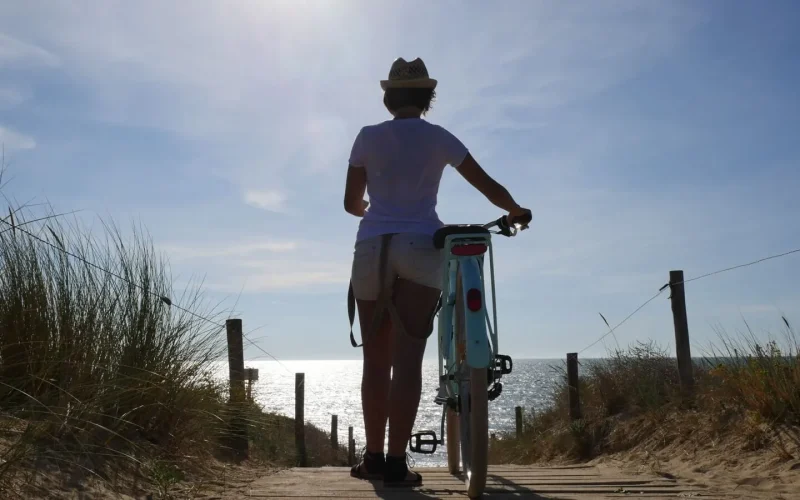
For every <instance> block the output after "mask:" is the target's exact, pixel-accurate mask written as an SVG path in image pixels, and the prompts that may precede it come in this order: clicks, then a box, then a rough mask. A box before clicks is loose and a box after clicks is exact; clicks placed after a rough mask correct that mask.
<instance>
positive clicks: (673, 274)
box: [669, 271, 694, 397]
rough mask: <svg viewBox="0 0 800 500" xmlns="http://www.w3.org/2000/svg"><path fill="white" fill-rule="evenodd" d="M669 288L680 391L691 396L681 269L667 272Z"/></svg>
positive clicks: (692, 383)
mask: <svg viewBox="0 0 800 500" xmlns="http://www.w3.org/2000/svg"><path fill="white" fill-rule="evenodd" d="M669 288H670V292H671V297H670V298H671V299H672V321H673V324H674V325H675V354H676V356H677V358H678V375H679V376H680V379H681V393H683V395H684V396H688V397H691V396H692V394H693V393H694V374H693V369H692V350H691V347H690V346H689V321H688V319H687V318H686V294H685V291H684V287H683V271H670V272H669Z"/></svg>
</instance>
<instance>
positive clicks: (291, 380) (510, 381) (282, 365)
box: [225, 359, 564, 466]
mask: <svg viewBox="0 0 800 500" xmlns="http://www.w3.org/2000/svg"><path fill="white" fill-rule="evenodd" d="M361 364H362V362H361V360H352V361H341V360H324V361H280V362H276V361H252V362H247V363H246V366H247V367H248V368H258V370H259V379H258V381H257V382H255V383H254V385H253V398H254V399H255V400H256V401H257V402H258V403H259V404H260V405H261V406H262V407H263V408H264V409H265V410H267V411H270V412H275V413H278V414H282V415H286V416H289V417H294V416H295V415H294V412H295V373H304V374H305V419H306V422H308V423H311V424H313V425H315V426H317V427H319V428H321V429H323V430H325V431H330V426H331V416H332V415H338V425H339V430H338V432H339V443H340V445H342V446H346V443H347V429H348V427H349V426H353V428H354V429H353V433H354V438H355V441H356V449H357V451H360V450H361V448H362V447H363V446H364V444H365V439H364V421H363V416H362V413H361V396H360V394H361V392H360V391H361V389H360V388H361ZM225 368H226V371H227V366H226V367H225ZM563 369H564V361H563V360H547V359H519V360H517V359H515V360H514V369H513V372H512V373H511V374H509V375H505V376H504V377H503V379H502V383H503V391H502V394H501V395H500V397H499V398H497V399H496V400H494V401H491V402H489V432H490V433H497V434H498V435H499V434H501V433H503V432H513V431H514V429H515V425H516V424H515V422H516V420H515V414H514V408H515V407H516V406H521V407H523V408H524V411H526V412H530V411H537V409H538V410H541V409H543V408H545V407H547V406H549V404H550V402H551V401H552V396H553V389H554V387H555V385H556V383H557V381H558V380H559V377H561V376H562V375H561V373H563ZM226 378H227V377H226ZM437 378H438V365H437V364H436V360H435V359H431V360H427V359H426V360H425V361H424V362H423V382H422V399H421V401H420V405H419V411H418V413H417V419H416V423H415V426H414V429H415V431H420V430H435V431H436V433H437V435H439V434H440V425H441V418H442V407H441V406H439V405H437V404H436V403H434V401H433V398H434V396H435V395H436V390H437V388H438V384H437ZM439 437H440V438H441V436H440V435H439ZM412 455H413V458H414V461H415V462H416V464H417V465H418V466H443V465H446V463H447V459H446V455H445V447H443V446H440V447H439V448H438V449H437V451H436V453H435V454H433V455H424V454H412Z"/></svg>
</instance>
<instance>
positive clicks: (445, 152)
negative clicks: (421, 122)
mask: <svg viewBox="0 0 800 500" xmlns="http://www.w3.org/2000/svg"><path fill="white" fill-rule="evenodd" d="M439 130H440V132H441V133H440V134H439V135H440V141H439V147H440V150H441V154H442V158H443V159H444V162H445V163H446V164H448V165H450V166H452V167H458V166H459V165H461V163H462V162H463V161H464V158H466V157H467V153H469V150H468V149H467V147H466V146H465V145H464V143H463V142H461V141H460V140H459V139H458V137H456V136H455V135H453V134H451V133H450V131H449V130H447V129H445V128H444V127H439Z"/></svg>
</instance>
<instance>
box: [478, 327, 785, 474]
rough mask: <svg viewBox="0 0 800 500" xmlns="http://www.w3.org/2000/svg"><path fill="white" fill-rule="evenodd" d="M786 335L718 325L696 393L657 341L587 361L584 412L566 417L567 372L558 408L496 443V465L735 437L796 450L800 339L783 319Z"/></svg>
mask: <svg viewBox="0 0 800 500" xmlns="http://www.w3.org/2000/svg"><path fill="white" fill-rule="evenodd" d="M784 323H785V326H786V331H785V332H784V335H783V342H781V343H779V342H777V341H775V340H770V341H768V342H762V341H759V340H758V338H757V336H756V335H754V334H753V333H752V332H751V331H749V330H748V332H747V333H745V334H742V335H739V336H737V337H731V336H728V335H726V334H725V333H724V332H721V331H720V332H718V333H719V338H720V341H719V342H718V344H717V347H714V346H712V347H710V348H709V349H708V353H707V356H706V357H704V358H701V359H696V360H695V366H694V374H695V390H694V394H693V396H687V395H686V394H682V393H681V388H680V381H679V378H678V371H677V362H676V360H675V359H674V358H672V357H671V356H670V355H669V354H668V353H667V352H666V351H665V350H664V349H662V348H660V347H659V346H658V345H656V344H655V343H653V342H647V343H639V344H636V345H634V346H631V347H629V348H627V349H624V350H617V351H614V352H612V353H610V355H609V357H607V358H604V359H600V360H591V361H589V362H585V363H582V366H581V371H582V374H581V377H580V381H579V386H580V387H579V391H580V396H581V404H582V419H580V420H576V421H572V420H570V417H569V402H568V391H569V389H568V385H567V381H566V376H565V373H564V370H563V369H562V370H561V371H562V373H561V377H560V380H561V382H560V383H559V385H558V386H557V388H556V390H555V391H554V394H553V399H552V405H551V406H550V407H549V408H547V409H546V410H544V411H541V412H538V413H533V414H528V415H527V416H526V419H525V422H524V424H525V425H524V432H523V435H522V436H520V437H517V436H513V435H507V436H504V438H503V439H500V440H497V441H495V442H493V443H492V447H491V452H490V454H491V460H492V461H493V462H495V463H509V462H511V463H532V462H540V461H552V460H566V461H585V460H589V459H592V458H595V457H598V456H600V455H603V454H610V453H616V452H623V451H628V450H631V449H634V448H635V447H637V446H639V445H643V444H647V445H648V446H649V447H651V448H659V447H666V446H668V445H669V444H670V443H672V442H675V441H678V440H686V439H695V440H696V442H698V443H719V442H725V441H726V440H728V441H731V442H732V441H736V446H740V447H741V448H744V449H746V450H750V451H753V450H763V449H766V448H768V447H769V448H770V449H774V450H777V451H778V452H779V454H780V455H781V456H783V457H785V458H787V459H788V458H792V457H793V456H795V455H797V454H798V452H800V342H798V337H797V335H796V334H795V332H794V330H793V329H792V328H791V327H790V325H789V322H788V321H787V320H786V319H785V318H784Z"/></svg>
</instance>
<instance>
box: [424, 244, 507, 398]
mask: <svg viewBox="0 0 800 500" xmlns="http://www.w3.org/2000/svg"><path fill="white" fill-rule="evenodd" d="M464 244H477V245H486V252H488V254H489V272H490V276H491V280H492V281H491V283H492V286H491V290H492V297H491V298H492V319H493V323H494V325H495V327H494V328H492V322H490V320H489V312H488V309H487V301H486V294H485V280H484V272H483V263H484V257H485V255H486V253H481V254H479V255H454V253H453V247H456V246H460V245H464ZM442 254H443V260H444V265H443V266H442V267H443V271H442V309H441V311H439V325H438V330H439V394H438V397H437V399H441V400H444V399H447V400H452V399H451V398H453V397H454V396H456V395H457V394H458V389H457V386H458V380H457V378H458V374H456V373H455V368H456V366H458V362H457V361H458V360H459V359H464V360H465V361H466V365H467V366H469V367H470V368H489V367H493V366H494V359H495V356H494V353H497V352H498V338H497V337H498V335H497V333H498V332H497V308H496V305H495V285H494V254H493V250H492V241H491V235H490V234H486V233H482V234H478V233H476V234H457V235H450V236H448V237H447V238H445V245H444V249H443V251H442ZM459 273H460V275H461V299H462V301H463V303H464V312H465V324H464V341H465V344H464V345H463V346H458V345H455V323H454V321H453V320H454V318H455V309H456V294H457V293H458V289H457V283H458V277H459ZM474 290H477V291H478V293H479V294H480V295H479V298H480V307H477V308H476V307H470V297H469V295H470V294H471V293H472V294H473V302H475V299H474V292H471V291H474ZM473 306H474V304H473ZM487 328H488V330H489V334H488V335H487ZM444 406H445V411H446V409H447V405H444Z"/></svg>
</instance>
